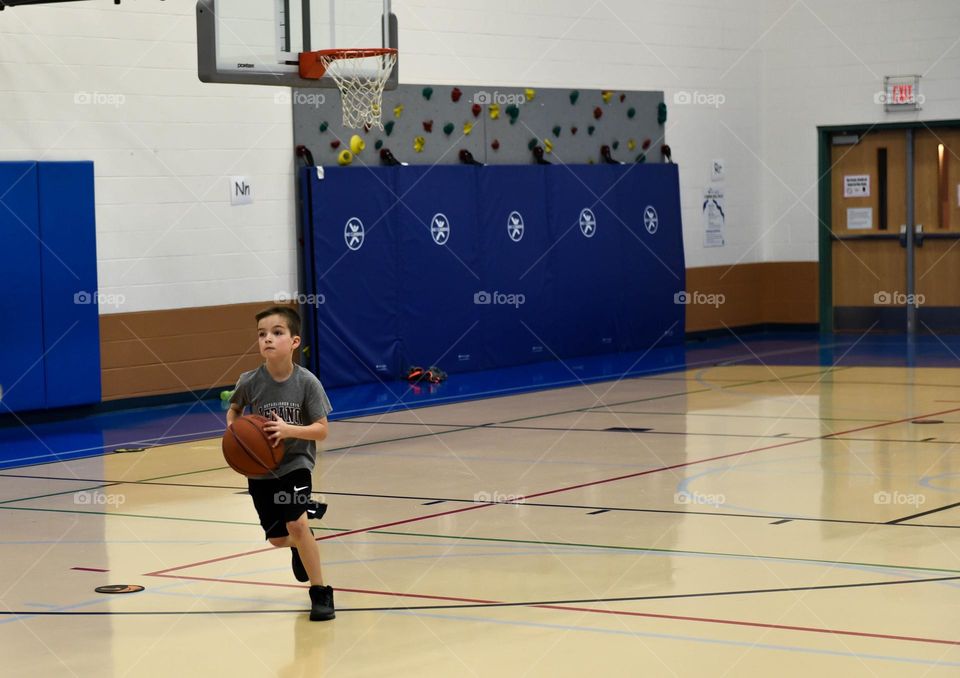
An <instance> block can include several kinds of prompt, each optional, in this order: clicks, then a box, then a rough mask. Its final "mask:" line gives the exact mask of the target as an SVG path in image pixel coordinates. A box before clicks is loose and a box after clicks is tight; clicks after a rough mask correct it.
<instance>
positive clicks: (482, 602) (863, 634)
mask: <svg viewBox="0 0 960 678" xmlns="http://www.w3.org/2000/svg"><path fill="white" fill-rule="evenodd" d="M152 576H157V577H163V578H166V579H185V580H190V581H205V582H217V583H224V584H243V585H251V586H270V587H279V588H297V589H304V588H307V586H306V585H304V584H282V583H279V582H259V581H252V580H245V579H221V578H217V577H195V576H191V575H168V574H158V575H152ZM944 579H949V580H955V579H960V577H946V578H936V579H931V580H928V581H942V580H944ZM897 583H907V584H909V583H927V581H925V580H904V581H902V582H880V583H879V584H875V585H883V584H897ZM867 585H869V584H867ZM850 586H852V585H833V586H822V587H809V588H808V589H804V588H794V589H786V591H787V592H789V591H803V590H817V589H820V588H830V589H832V588H849V587H850ZM853 586H857V585H853ZM336 590H337V591H340V592H344V593H360V594H367V595H379V596H391V597H398V598H417V599H428V600H446V601H457V602H462V603H467V605H443V606H408V607H403V606H398V607H387V608H383V607H371V608H344V610H343V611H348V610H349V611H354V612H385V611H407V610H436V609H462V608H464V607H470V608H474V607H484V608H486V607H530V608H535V609H545V610H563V611H568V612H587V613H592V614H609V615H618V616H627V617H645V618H650V619H669V620H673V621H688V622H695V623H707V624H726V625H733V626H748V627H753V628H764V629H777V630H783V631H798V632H802V633H823V634H827V635H840V636H854V637H860V638H877V639H880V640H897V641H905V642H914V643H933V644H939V645H957V646H960V641H957V640H947V639H943V638H923V637H919V636H901V635H894V634H886V633H873V632H869V631H850V630H845V629H828V628H820V627H815V626H794V625H787V624H768V623H765V622H752V621H745V620H739V619H721V618H716V617H692V616H688V615H672V614H658V613H653V612H632V611H629V610H605V609H601V608H592V607H573V606H571V605H566V604H564V603H563V602H561V603H552V602H546V603H540V602H517V603H508V602H503V601H497V600H487V599H480V598H461V597H456V596H436V595H427V594H418V593H398V592H393V591H376V590H372V589H352V588H337V589H336ZM766 592H778V590H776V589H771V590H769V591H746V592H730V593H723V592H717V593H708V594H701V595H697V594H691V595H677V596H652V597H649V598H647V597H636V598H610V599H603V598H601V599H588V600H584V601H582V602H588V603H589V602H617V601H619V602H623V601H643V600H660V599H663V598H673V597H678V598H679V597H703V596H716V595H737V594H738V593H766ZM571 602H581V601H571ZM337 611H338V612H339V611H340V610H339V609H338V610H337ZM30 614H43V613H42V612H41V613H37V612H30Z"/></svg>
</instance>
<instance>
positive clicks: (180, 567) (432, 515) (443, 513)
mask: <svg viewBox="0 0 960 678" xmlns="http://www.w3.org/2000/svg"><path fill="white" fill-rule="evenodd" d="M487 506H495V504H474V505H473V506H465V507H464V508H458V509H452V510H450V511H441V512H440V513H429V514H427V515H425V516H419V517H417V518H405V519H404V520H395V521H393V522H392V523H383V524H381V525H374V526H373V527H361V528H359V529H356V530H348V531H346V532H335V533H333V534H328V535H327V536H325V537H318V538H317V541H323V540H325V539H333V538H335V537H345V536H347V535H351V534H360V533H361V532H370V531H372V530H381V529H383V528H385V527H393V526H394V525H405V524H407V523H416V522H419V521H421V520H427V519H428V518H438V517H440V516H448V515H450V514H452V513H463V512H465V511H475V510H477V509H482V508H485V507H487ZM276 548H277V547H275V546H268V547H267V548H263V549H256V550H254V551H244V552H243V553H234V554H233V555H229V556H221V557H219V558H211V559H210V560H201V561H200V562H196V563H189V564H188V565H178V566H176V567H168V568H167V569H165V570H157V571H156V572H147V573H146V574H144V575H143V576H144V577H156V576H160V575H162V574H166V573H167V572H175V571H176V570H184V569H187V568H188V567H199V566H200V565H208V564H210V563H218V562H221V561H224V560H232V559H233V558H240V557H241V556H251V555H253V554H254V553H266V552H267V551H275V550H276Z"/></svg>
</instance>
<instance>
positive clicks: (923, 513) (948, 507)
mask: <svg viewBox="0 0 960 678" xmlns="http://www.w3.org/2000/svg"><path fill="white" fill-rule="evenodd" d="M957 506H960V501H958V502H954V503H953V504H947V505H946V506H941V507H940V508H935V509H930V510H929V511H924V512H922V513H914V514H913V515H912V516H907V517H906V518H897V519H896V520H891V521H889V522H887V525H899V524H901V523H902V522H903V521H905V520H913V519H914V518H922V517H923V516H928V515H930V514H931V513H939V512H940V511H946V510H947V509H952V508H955V507H957Z"/></svg>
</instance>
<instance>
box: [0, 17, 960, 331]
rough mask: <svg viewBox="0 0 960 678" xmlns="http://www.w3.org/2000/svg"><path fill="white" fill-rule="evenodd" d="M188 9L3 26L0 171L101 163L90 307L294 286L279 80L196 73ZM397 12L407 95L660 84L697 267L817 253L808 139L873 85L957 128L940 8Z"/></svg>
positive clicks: (209, 300) (959, 29)
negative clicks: (241, 199)
mask: <svg viewBox="0 0 960 678" xmlns="http://www.w3.org/2000/svg"><path fill="white" fill-rule="evenodd" d="M253 1H257V2H268V1H270V0H253ZM341 1H343V0H341ZM194 5H195V3H194V2H193V0H167V1H166V2H159V0H157V1H148V0H124V2H123V4H122V5H121V6H119V7H117V6H115V5H113V3H112V0H90V1H88V2H77V3H66V4H62V5H48V6H35V7H20V8H15V9H8V10H6V11H4V12H3V13H0V90H2V92H3V96H4V105H3V120H2V123H0V159H4V160H9V159H50V160H55V159H92V160H93V161H94V162H95V163H96V173H97V177H96V190H97V228H98V233H97V240H98V258H99V279H100V280H99V282H100V288H101V292H103V293H107V294H122V295H123V297H124V298H125V302H124V303H123V304H122V305H120V306H116V307H111V306H102V307H101V312H102V313H115V312H130V311H138V310H156V309H169V308H182V307H192V306H208V305H218V304H228V303H239V302H246V301H260V300H264V299H269V298H272V297H273V295H274V294H276V293H277V292H278V291H282V290H293V289H294V288H295V286H296V254H295V243H294V215H295V205H294V182H293V168H294V163H293V155H292V129H291V111H290V108H289V104H287V103H285V102H284V103H277V102H276V101H275V94H276V93H277V90H275V89H274V88H260V87H247V86H229V85H207V84H202V83H200V82H199V81H198V80H197V77H196V44H195V41H196V30H195V23H194ZM394 11H395V12H396V14H397V15H398V16H399V19H400V25H401V49H402V51H403V54H402V57H401V58H402V61H403V66H402V78H403V80H405V81H407V82H437V83H441V84H443V83H446V84H452V83H455V84H461V85H510V86H525V87H579V88H611V89H662V90H664V91H665V93H666V98H667V102H668V105H669V119H668V122H667V127H666V134H667V140H668V143H669V144H670V145H671V147H672V148H673V152H674V159H675V160H676V161H677V162H679V163H680V164H681V166H682V169H681V198H682V201H683V207H684V210H683V216H684V231H685V233H684V236H685V242H686V255H687V265H688V266H691V267H693V266H707V265H721V264H723V265H725V264H733V263H747V262H756V261H780V260H791V261H795V260H815V259H816V256H817V254H816V216H815V215H816V190H815V188H813V186H814V182H815V180H816V172H817V166H816V133H815V128H816V125H818V124H831V123H846V122H851V123H852V122H871V121H876V120H881V119H884V120H885V119H888V118H889V116H884V115H883V114H882V113H881V112H880V110H879V107H878V106H876V105H875V104H874V102H873V94H874V93H875V92H876V91H878V90H879V88H880V78H881V77H882V76H883V75H884V74H896V73H911V72H919V73H924V74H925V78H924V81H923V86H922V88H923V92H924V93H925V95H926V96H927V102H926V105H925V110H924V111H922V112H921V113H920V114H919V118H920V119H924V120H929V119H939V118H960V68H958V65H960V47H958V46H957V42H956V41H957V39H958V37H960V4H958V3H956V2H951V1H950V0H900V1H898V2H878V1H869V0H843V1H842V2H828V1H827V0H796V1H792V0H679V1H668V0H484V1H483V2H476V1H475V0H470V1H469V2H468V1H467V0H394ZM688 95H689V96H688ZM718 95H719V96H718ZM685 98H689V99H690V100H691V103H689V104H683V103H680V102H681V101H683V100H684V99H685ZM698 102H699V103H698ZM896 119H903V116H898V117H897V118H896ZM714 158H719V159H723V160H724V161H725V163H726V167H727V178H726V180H725V181H724V182H723V185H724V187H725V189H726V194H727V218H728V226H727V232H726V236H727V245H726V247H723V248H716V249H705V248H704V247H703V226H702V223H701V217H700V199H701V195H702V191H703V188H704V186H705V185H709V184H710V165H711V162H712V160H713V159H714ZM231 175H246V176H248V177H250V178H251V180H252V182H253V186H254V199H255V202H254V204H253V205H252V206H245V207H230V206H229V201H228V183H227V181H228V180H227V177H229V176H231Z"/></svg>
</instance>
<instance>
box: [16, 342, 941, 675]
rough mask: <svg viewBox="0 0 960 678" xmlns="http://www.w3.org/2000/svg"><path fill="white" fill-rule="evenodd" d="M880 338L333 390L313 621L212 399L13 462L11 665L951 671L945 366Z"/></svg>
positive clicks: (927, 350)
mask: <svg viewBox="0 0 960 678" xmlns="http://www.w3.org/2000/svg"><path fill="white" fill-rule="evenodd" d="M738 341H739V340H738ZM898 342H902V340H901V339H890V340H879V339H878V340H874V339H870V340H864V341H861V340H859V339H857V338H856V337H850V338H846V339H843V340H840V341H834V340H832V339H829V338H827V339H820V338H817V337H815V336H812V337H808V338H805V339H797V340H795V341H792V342H785V341H781V340H779V339H776V340H766V341H765V342H754V343H751V344H750V346H747V344H746V343H744V344H743V345H742V346H740V345H738V344H737V342H730V341H727V340H725V341H715V342H712V343H711V342H707V343H705V344H703V345H701V346H700V347H699V348H697V349H695V350H688V351H687V355H686V357H685V362H684V363H683V364H684V365H685V367H683V368H680V369H674V370H671V371H660V372H656V373H648V374H646V375H644V376H629V377H627V378H622V379H611V378H606V379H605V380H598V381H594V380H593V379H592V378H590V377H589V376H586V375H584V374H579V373H578V374H576V375H574V377H573V380H574V381H575V382H576V383H575V385H568V386H564V387H560V388H553V389H550V390H541V391H536V392H527V393H520V394H517V395H507V396H500V397H488V398H485V399H482V400H473V401H467V402H453V403H449V404H442V398H438V399H437V402H438V403H440V404H435V405H432V406H429V407H421V408H417V409H406V408H401V409H397V408H394V411H388V412H381V413H377V414H370V415H367V416H354V415H350V410H349V408H343V407H339V406H338V399H337V397H336V393H331V399H332V400H333V404H334V407H335V408H338V409H340V410H341V416H343V414H344V412H346V414H347V415H348V416H346V418H342V419H339V420H337V421H335V422H333V424H332V425H331V435H330V438H329V439H328V440H327V443H326V449H325V451H324V452H323V453H322V454H321V456H320V458H319V460H318V465H317V469H316V471H315V474H314V484H315V489H318V490H319V491H318V493H317V494H318V496H320V497H323V498H325V500H326V501H327V502H328V503H329V504H330V510H329V511H328V513H327V516H326V518H325V520H324V521H323V522H321V523H318V524H317V525H318V527H317V529H316V530H315V532H316V535H317V539H318V540H319V541H320V547H321V554H322V559H323V562H324V570H325V577H326V579H327V580H328V582H329V583H330V584H332V585H333V586H334V588H335V589H336V603H337V619H336V620H335V621H333V622H327V623H310V622H309V621H307V618H306V603H307V595H306V589H305V585H303V584H300V583H298V582H297V581H295V580H294V578H293V576H292V574H291V572H290V565H289V561H290V558H289V551H288V550H286V549H281V550H276V549H272V548H270V547H269V546H268V545H266V544H265V542H264V541H263V538H262V533H261V532H260V529H259V526H258V525H257V522H256V514H255V512H254V510H253V507H252V505H251V503H250V500H249V497H247V496H246V494H245V481H244V479H243V478H241V477H240V476H238V475H237V474H235V473H234V472H233V471H231V470H230V469H229V468H227V467H226V465H225V463H224V462H223V458H222V456H221V453H220V445H219V435H218V434H211V433H210V432H209V430H208V431H206V432H205V431H204V430H202V429H203V426H199V429H198V430H197V431H195V432H194V434H193V435H191V436H185V435H184V436H183V437H190V438H193V439H190V440H186V441H183V442H181V441H180V440H182V438H179V439H178V438H177V436H178V435H181V432H180V431H179V429H177V428H176V426H174V427H172V431H170V432H169V435H168V439H166V441H165V442H164V441H161V442H164V444H158V445H156V446H153V447H148V448H147V449H146V450H145V451H143V452H132V453H126V454H107V455H97V456H89V457H83V456H82V455H80V457H81V458H75V459H67V460H65V461H58V462H53V463H44V464H36V465H33V466H24V465H22V464H20V465H17V467H15V468H14V467H12V465H11V464H10V463H8V468H6V469H5V470H3V471H2V472H0V530H2V542H0V557H2V561H3V562H4V567H3V570H2V572H0V592H2V593H0V604H2V612H3V614H2V615H0V638H2V639H3V646H4V674H5V675H10V676H19V675H24V676H26V675H31V676H34V675H47V674H51V675H75V676H87V675H97V676H103V675H115V676H125V675H135V676H161V675H162V676H168V675H172V674H175V673H182V674H184V675H188V674H189V675H195V674H198V673H200V672H204V673H207V672H216V673H217V674H220V675H234V676H267V675H281V676H286V675H311V676H316V675H330V676H334V675H335V676H382V675H388V674H389V675H403V676H407V675H410V676H414V675H415V676H418V677H421V678H423V677H427V676H451V675H479V674H481V673H487V672H489V671H502V672H504V673H508V674H509V675H529V676H568V675H569V676H575V675H584V674H586V675H603V676H607V675H609V676H636V675H654V676H688V675H694V674H696V673H703V674H706V675H710V676H723V675H727V676H739V675H778V676H801V675H802V676H809V675H811V674H814V675H817V674H818V675H824V676H832V675H855V676H903V675H925V676H939V675H943V676H947V675H949V676H956V675H958V673H960V638H958V635H957V628H958V621H960V612H958V609H960V608H958V606H957V604H956V599H955V598H951V595H956V592H957V588H958V586H960V556H958V554H960V533H958V531H957V530H958V528H960V502H958V501H957V494H958V492H960V468H958V467H960V454H958V449H957V444H958V443H960V370H958V369H956V368H955V367H950V366H949V365H951V364H952V365H956V364H957V359H956V357H954V356H952V354H953V353H954V352H955V351H956V347H953V348H951V347H949V346H947V345H942V346H941V345H939V344H936V342H934V341H933V340H930V343H927V344H922V345H921V347H920V349H918V350H917V351H916V353H915V355H914V358H916V356H922V357H921V358H917V359H916V360H912V361H911V362H912V364H907V363H905V362H904V361H905V360H906V358H904V357H903V356H907V355H908V354H909V352H905V351H904V350H903V347H902V345H901V344H900V343H898ZM891 356H900V357H899V358H897V359H893V358H891ZM645 359H649V356H648V357H647V358H645ZM896 363H900V364H896ZM917 365H929V366H917ZM621 371H622V372H627V373H629V370H621ZM571 374H573V372H572V371H571ZM597 374H599V375H600V376H599V377H597V378H598V379H600V378H601V377H602V376H603V375H602V372H599V373H597ZM568 376H569V375H568ZM594 376H596V374H595V375H594ZM457 380H460V381H464V382H466V381H468V379H467V378H466V377H460V376H457V375H455V376H454V377H453V378H452V380H451V382H448V383H449V384H455V383H456V381H457ZM216 405H217V406H219V403H216ZM205 407H207V406H205ZM210 407H212V406H210ZM208 409H210V408H209V407H208ZM161 410H163V408H158V410H157V415H156V416H158V417H161V416H163V417H166V416H169V414H168V413H166V412H163V411H161ZM111 416H112V417H113V419H112V420H111V421H112V422H113V423H112V425H116V422H117V421H118V419H117V418H118V417H120V415H117V414H114V415H111ZM130 416H131V417H134V415H130ZM144 416H145V415H144V413H143V412H142V411H141V412H139V413H137V414H136V415H135V417H134V418H135V419H136V421H137V422H141V420H142V419H143V417H144ZM206 416H207V417H208V418H213V417H222V412H219V411H216V412H214V411H212V409H210V411H208V412H207V413H206ZM131 420H133V419H131ZM205 421H207V422H209V421H212V419H207V420H205ZM69 425H70V423H69V422H66V423H64V422H61V423H59V424H57V425H56V426H54V425H52V424H45V425H42V426H37V427H35V428H33V429H31V430H36V431H39V433H38V434H37V436H36V438H35V439H34V442H35V440H40V441H41V442H42V443H43V444H44V445H49V446H56V445H62V441H61V440H60V438H62V437H63V431H64V430H65V428H69ZM137 425H138V426H139V425H140V424H139V423H138V424H137ZM44 426H46V428H44ZM74 427H75V428H83V427H82V426H79V422H74ZM168 428H170V427H168ZM58 436H60V438H58ZM31 437H32V436H31ZM2 440H3V438H2V436H0V441H2ZM9 440H10V438H9V437H8V439H7V442H6V443H5V444H6V446H7V447H8V448H9V446H10V444H11V443H10V442H9ZM170 440H177V442H170ZM25 444H26V443H25ZM68 447H69V446H68ZM48 449H49V447H48ZM8 452H9V450H8ZM26 456H30V455H26ZM10 458H11V459H13V458H15V456H14V457H10ZM117 583H121V584H137V585H141V586H144V587H145V590H143V591H142V592H139V593H130V594H122V595H104V594H97V593H94V591H93V589H94V588H95V587H96V586H100V585H104V584H117ZM951 590H952V591H954V594H950V593H949V592H950V591H951ZM278 666H281V667H283V668H281V669H279V670H278V669H276V668H275V667H278Z"/></svg>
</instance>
